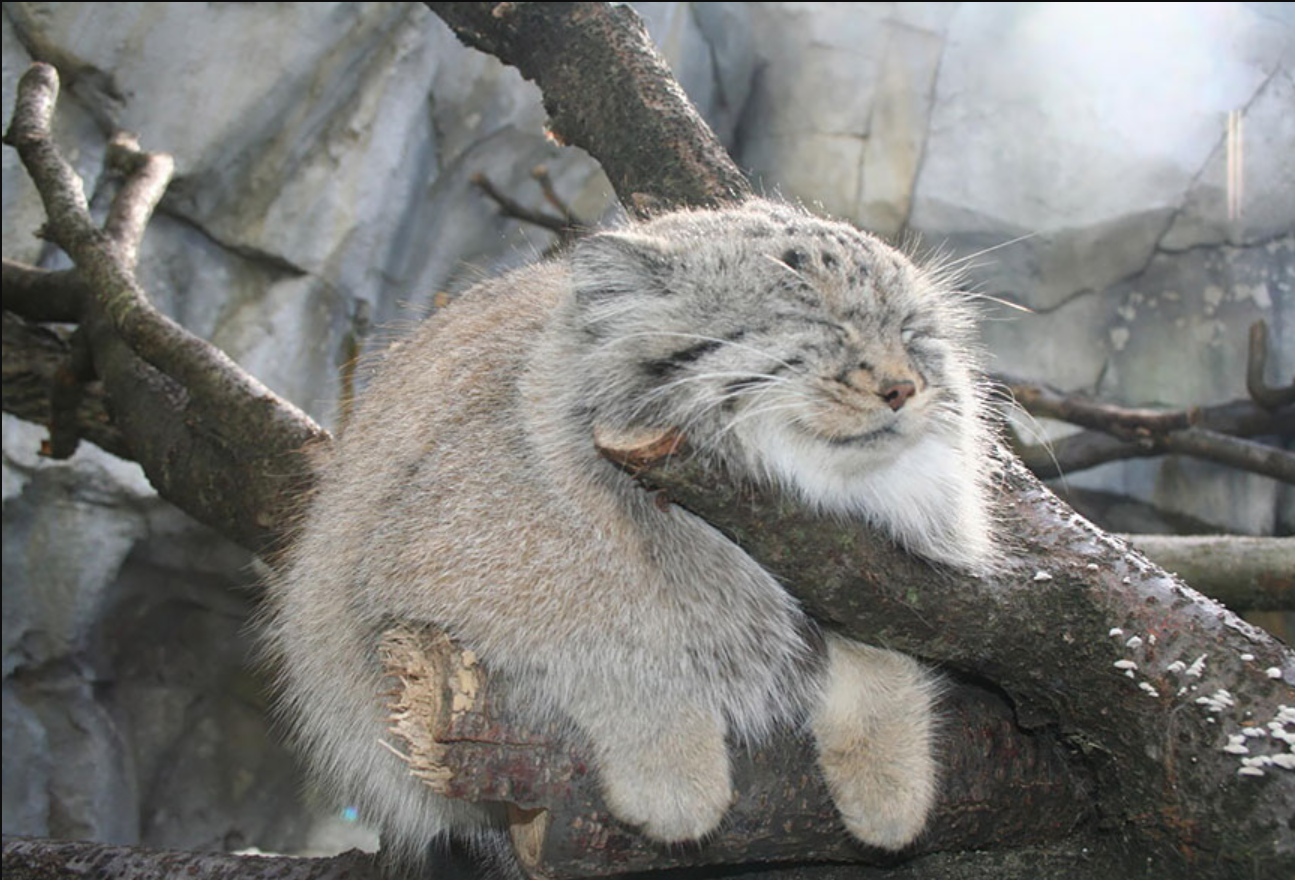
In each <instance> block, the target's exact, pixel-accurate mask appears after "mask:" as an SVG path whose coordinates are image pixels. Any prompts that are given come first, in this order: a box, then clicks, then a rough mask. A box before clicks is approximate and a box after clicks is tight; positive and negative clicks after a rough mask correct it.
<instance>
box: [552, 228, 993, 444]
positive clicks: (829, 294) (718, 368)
mask: <svg viewBox="0 0 1295 880" xmlns="http://www.w3.org/2000/svg"><path fill="white" fill-rule="evenodd" d="M575 265H576V270H575V271H576V286H577V299H578V303H579V308H580V310H581V322H582V327H583V330H584V332H585V335H586V337H587V339H588V341H589V342H590V343H591V348H590V349H589V352H590V357H589V359H588V360H589V363H590V364H591V366H592V367H593V369H592V372H591V376H592V377H594V381H595V382H597V383H601V384H602V385H603V387H605V388H608V389H611V390H612V392H613V393H612V397H614V398H615V402H614V403H613V402H612V401H608V403H609V404H610V408H609V409H608V408H603V409H604V412H603V416H604V417H606V418H610V419H613V420H620V421H623V422H624V423H625V424H626V426H629V425H631V424H638V425H649V426H652V425H655V426H656V427H675V428H679V429H681V430H682V431H683V432H684V434H685V436H688V437H689V439H690V441H692V442H693V443H694V444H700V445H706V444H712V445H715V446H717V447H718V446H721V445H724V444H733V443H737V444H739V445H741V446H742V447H744V448H745V449H746V450H748V451H751V450H752V449H753V448H758V447H763V446H767V445H768V444H769V443H771V442H776V443H777V444H779V445H781V446H786V445H787V444H792V445H796V444H812V445H814V446H817V447H820V448H821V449H822V450H823V454H824V455H832V456H836V457H842V458H845V459H853V460H860V461H861V460H864V459H870V460H873V461H876V460H879V459H884V458H886V457H889V456H893V455H894V454H896V453H898V452H899V451H902V450H903V449H904V448H906V447H908V446H911V445H912V444H914V443H915V442H917V441H918V440H919V439H921V438H922V437H923V436H925V435H927V434H930V433H935V434H949V433H950V432H953V431H956V429H957V425H958V424H959V423H960V418H961V415H963V414H964V413H965V410H966V409H967V407H969V406H971V405H972V400H971V394H972V391H971V378H970V369H971V363H970V357H969V355H968V354H967V348H966V335H967V332H968V325H969V323H970V322H969V314H968V309H967V306H966V304H965V300H964V298H963V297H962V296H961V295H960V294H957V293H954V292H952V291H950V290H948V289H947V288H945V287H944V286H942V285H941V283H940V282H939V280H938V279H933V278H931V277H930V276H929V275H927V274H926V273H924V272H923V271H922V270H920V269H918V268H917V267H916V266H915V265H914V264H913V263H912V262H911V261H910V260H909V259H908V258H906V257H905V256H904V255H902V254H901V253H899V252H898V251H896V250H895V249H893V248H891V247H889V246H887V245H885V244H883V243H882V242H880V241H878V240H877V239H875V238H873V237H871V236H867V235H865V234H862V233H859V232H858V231H856V230H854V229H853V228H851V227H848V226H846V225H844V224H839V223H832V222H828V221H823V220H819V219H816V218H812V217H808V216H806V215H803V214H799V213H796V212H794V211H791V210H790V209H787V208H783V207H781V206H771V205H766V204H764V203H756V205H754V206H751V207H747V208H743V209H736V210H733V211H725V212H710V213H697V214H683V215H671V216H669V217H666V218H663V219H662V220H659V221H656V222H654V223H649V224H646V225H645V226H643V227H640V228H639V229H637V230H636V231H635V232H633V233H630V234H625V235H617V234H613V235H606V236H599V237H597V238H595V239H591V240H590V241H589V242H588V243H587V244H586V245H584V246H582V248H581V249H580V250H578V251H577V254H576V260H575ZM596 396H598V397H600V398H603V395H601V394H599V395H596ZM603 399H606V398H603ZM666 423H668V424H666Z"/></svg>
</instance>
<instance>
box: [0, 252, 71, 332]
mask: <svg viewBox="0 0 1295 880" xmlns="http://www.w3.org/2000/svg"><path fill="white" fill-rule="evenodd" d="M3 288H4V308H5V310H6V311H10V312H13V313H15V314H17V315H21V316H22V317H24V318H26V319H27V320H29V321H53V322H57V323H75V322H76V321H78V320H80V317H81V302H82V300H83V299H85V298H86V297H88V296H90V292H89V290H88V289H87V288H86V286H85V284H84V283H82V281H81V279H80V276H78V275H77V273H76V270H75V269H67V270H64V271H62V272H51V271H49V270H48V269H37V268H35V267H32V266H24V265H23V264H21V263H15V262H14V261H13V260H9V259H6V260H5V261H4V275H3Z"/></svg>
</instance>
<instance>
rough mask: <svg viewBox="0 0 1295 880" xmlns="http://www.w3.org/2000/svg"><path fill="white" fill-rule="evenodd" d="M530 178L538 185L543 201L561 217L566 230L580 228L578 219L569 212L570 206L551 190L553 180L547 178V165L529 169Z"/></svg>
mask: <svg viewBox="0 0 1295 880" xmlns="http://www.w3.org/2000/svg"><path fill="white" fill-rule="evenodd" d="M531 177H533V178H534V179H535V181H536V183H538V184H539V185H540V192H542V193H544V200H545V201H546V202H548V203H549V204H550V205H552V206H553V207H554V208H556V209H557V212H558V213H559V214H561V215H562V220H563V222H565V223H566V225H567V228H568V229H576V228H578V227H579V226H581V223H580V218H578V217H576V215H575V212H574V211H572V210H571V206H570V205H568V204H567V203H566V201H565V200H564V199H563V198H562V197H561V196H559V195H558V191H557V190H556V189H554V188H553V178H552V177H551V176H549V169H548V166H547V165H536V166H535V167H534V168H532V169H531Z"/></svg>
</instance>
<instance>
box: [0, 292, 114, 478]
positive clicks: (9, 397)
mask: <svg viewBox="0 0 1295 880" xmlns="http://www.w3.org/2000/svg"><path fill="white" fill-rule="evenodd" d="M74 373H75V370H74V369H73V368H72V345H71V342H70V341H69V339H68V334H66V333H60V332H58V331H56V330H52V329H49V328H45V327H40V326H37V325H35V324H30V323H28V322H27V321H24V320H23V319H22V318H20V317H18V316H17V315H15V314H13V313H12V312H9V311H5V312H4V411H5V412H7V413H12V414H14V415H16V416H18V417H19V418H21V419H26V420H27V421H29V422H36V423H37V424H41V425H46V426H48V425H50V421H51V405H52V404H51V397H52V390H53V389H54V388H55V387H56V386H58V385H60V384H61V383H62V382H63V381H64V380H63V377H64V376H67V375H71V374H74ZM80 387H81V393H80V394H79V395H78V399H77V401H76V404H75V407H74V408H72V409H70V410H69V409H67V408H64V409H62V410H61V411H60V417H61V418H63V419H65V420H69V416H70V422H71V425H68V424H67V423H66V422H65V423H64V424H63V425H62V426H61V427H60V433H61V434H62V436H66V435H67V432H68V430H69V428H70V429H71V431H72V434H73V436H76V437H84V438H85V439H86V440H89V441H90V442H92V443H94V444H95V445H97V446H99V447H100V448H102V449H105V450H107V451H108V452H111V453H112V454H113V455H118V456H122V457H124V458H129V457H130V448H129V446H128V445H127V444H126V440H125V438H124V437H122V434H121V431H120V430H118V429H117V426H116V425H114V424H113V423H112V419H111V417H110V415H109V413H108V406H107V396H106V395H105V394H104V391H103V386H102V385H100V384H99V383H97V382H95V383H92V384H85V385H81V386H80ZM50 433H51V441H50V443H49V444H48V445H49V447H50V448H49V449H45V450H42V451H44V452H45V453H46V454H48V455H54V449H53V447H54V445H55V442H54V440H53V435H54V434H55V433H56V432H55V431H54V430H53V429H51V431H50Z"/></svg>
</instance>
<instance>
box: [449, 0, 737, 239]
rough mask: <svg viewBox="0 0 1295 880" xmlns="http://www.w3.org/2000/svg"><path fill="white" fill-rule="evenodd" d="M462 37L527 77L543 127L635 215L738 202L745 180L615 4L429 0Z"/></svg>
mask: <svg viewBox="0 0 1295 880" xmlns="http://www.w3.org/2000/svg"><path fill="white" fill-rule="evenodd" d="M427 6H428V7H430V8H431V10H432V11H433V12H435V13H436V14H437V15H439V16H440V17H441V18H442V19H443V20H444V21H445V22H446V24H448V25H449V26H450V27H451V28H453V29H454V32H455V34H457V35H458V37H459V39H460V40H462V41H463V42H464V43H466V44H467V45H469V46H473V47H475V48H477V49H480V50H482V51H483V52H489V53H490V54H492V55H496V56H498V57H499V58H501V59H503V60H504V61H505V63H508V64H511V65H513V66H514V67H516V68H517V69H518V70H519V71H521V74H522V76H524V77H526V78H527V79H529V80H534V81H535V83H536V84H538V85H539V87H540V89H541V91H542V92H543V95H544V109H545V110H547V111H548V114H549V120H550V123H549V125H550V130H551V131H552V133H553V135H554V136H556V137H557V138H559V139H560V140H561V141H562V142H563V143H566V144H571V145H573V146H577V147H581V148H583V149H584V150H587V151H588V152H589V153H590V154H591V155H592V156H593V157H594V158H595V159H597V160H598V162H599V164H600V165H602V168H603V170H604V171H605V172H606V173H607V177H608V178H609V179H610V180H611V182H612V186H613V187H614V188H615V189H616V194H617V196H618V197H619V198H620V201H621V204H623V205H624V206H625V207H626V208H628V209H630V210H633V211H635V212H637V213H640V214H645V213H651V212H653V211H658V210H661V209H664V208H668V207H673V206H683V205H694V206H701V205H714V204H718V203H721V202H733V201H741V200H742V199H744V198H747V197H749V196H750V195H751V185H750V184H749V183H748V182H747V180H746V178H745V177H743V176H742V172H740V171H739V170H738V169H737V166H736V165H734V164H733V160H732V159H730V158H729V156H728V153H727V152H725V150H724V147H723V145H722V144H720V142H719V139H718V138H716V137H715V135H714V133H713V132H711V130H710V128H709V127H708V126H707V125H706V123H705V121H703V120H702V118H701V116H699V115H698V113H697V111H696V109H695V108H694V107H693V106H692V104H691V103H690V102H689V101H688V97H687V96H686V95H685V94H684V92H683V89H681V88H680V87H679V84H678V83H677V82H675V80H674V77H672V76H671V75H670V69H669V67H668V66H667V65H666V63H665V60H664V59H663V58H662V57H661V55H660V53H658V52H657V50H656V47H655V46H654V45H653V44H652V40H651V38H650V37H649V36H648V33H647V30H646V28H644V27H643V22H642V21H641V20H640V19H639V17H638V14H637V13H636V12H634V10H633V9H632V8H631V7H630V6H629V5H628V4H623V3H616V4H612V3H561V4H552V3H540V4H534V3H428V4H427Z"/></svg>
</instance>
